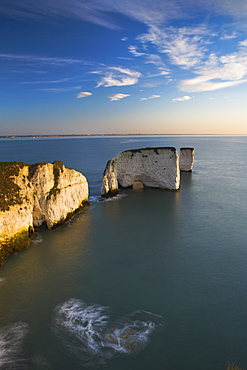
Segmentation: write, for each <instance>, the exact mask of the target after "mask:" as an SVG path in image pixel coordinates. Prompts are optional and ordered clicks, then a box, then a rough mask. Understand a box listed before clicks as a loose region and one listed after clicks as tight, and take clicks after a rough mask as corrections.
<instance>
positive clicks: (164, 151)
mask: <svg viewBox="0 0 247 370" xmlns="http://www.w3.org/2000/svg"><path fill="white" fill-rule="evenodd" d="M137 182H139V183H140V182H141V183H142V184H143V186H144V187H151V188H161V189H167V190H178V189H179V186H180V173H179V165H178V154H177V150H176V149H175V148H173V147H161V148H144V149H134V150H126V151H124V152H122V153H121V154H119V155H118V156H117V157H115V158H113V159H111V160H110V161H108V163H107V165H106V168H105V171H104V174H103V183H102V188H101V194H102V195H104V196H113V195H116V194H117V193H118V187H119V186H120V187H123V188H129V187H135V186H136V183H137Z"/></svg>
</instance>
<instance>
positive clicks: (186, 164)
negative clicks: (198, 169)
mask: <svg viewBox="0 0 247 370" xmlns="http://www.w3.org/2000/svg"><path fill="white" fill-rule="evenodd" d="M193 165H194V148H180V156H179V169H180V171H182V172H191V171H192V168H193Z"/></svg>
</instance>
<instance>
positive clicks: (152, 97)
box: [140, 95, 161, 101]
mask: <svg viewBox="0 0 247 370" xmlns="http://www.w3.org/2000/svg"><path fill="white" fill-rule="evenodd" d="M160 97H161V95H151V96H149V97H148V98H141V99H140V100H141V101H143V100H149V99H156V98H160Z"/></svg>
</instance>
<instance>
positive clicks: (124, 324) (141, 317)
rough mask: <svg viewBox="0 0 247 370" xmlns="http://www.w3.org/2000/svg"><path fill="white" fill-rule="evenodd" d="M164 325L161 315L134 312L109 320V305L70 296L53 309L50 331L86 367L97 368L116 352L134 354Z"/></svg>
mask: <svg viewBox="0 0 247 370" xmlns="http://www.w3.org/2000/svg"><path fill="white" fill-rule="evenodd" d="M161 326H163V318H162V316H159V315H155V314H152V313H151V312H147V311H142V310H140V311H136V312H133V313H131V314H130V315H127V316H125V317H123V318H121V319H119V320H117V321H111V320H110V316H109V308H108V307H103V306H100V305H91V306H90V305H86V304H85V303H84V302H82V301H80V300H77V299H70V300H69V301H66V302H64V303H63V304H61V305H58V306H57V307H56V308H55V310H54V316H53V332H54V333H55V334H56V335H57V336H58V337H59V338H60V339H62V341H63V343H64V344H65V346H66V347H67V348H68V349H69V350H70V351H71V352H72V353H73V354H74V355H75V356H76V357H77V358H78V359H79V360H80V361H81V362H82V363H83V364H84V365H87V366H93V367H97V366H98V365H102V364H105V363H106V362H107V360H109V359H111V358H113V357H115V356H119V355H135V354H137V353H138V352H139V351H141V350H142V349H143V348H144V347H145V346H146V345H147V343H148V341H149V338H150V335H151V334H152V332H153V331H154V330H155V329H157V328H158V327H161Z"/></svg>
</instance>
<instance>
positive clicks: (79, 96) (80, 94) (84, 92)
mask: <svg viewBox="0 0 247 370" xmlns="http://www.w3.org/2000/svg"><path fill="white" fill-rule="evenodd" d="M91 95H93V94H92V93H91V92H88V91H81V92H79V94H78V95H77V98H78V99H80V98H87V97H88V96H91Z"/></svg>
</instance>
